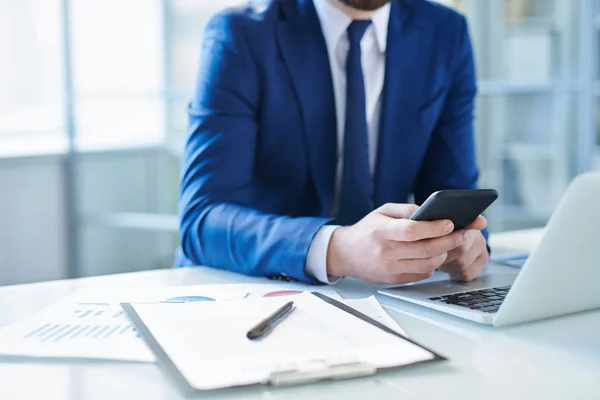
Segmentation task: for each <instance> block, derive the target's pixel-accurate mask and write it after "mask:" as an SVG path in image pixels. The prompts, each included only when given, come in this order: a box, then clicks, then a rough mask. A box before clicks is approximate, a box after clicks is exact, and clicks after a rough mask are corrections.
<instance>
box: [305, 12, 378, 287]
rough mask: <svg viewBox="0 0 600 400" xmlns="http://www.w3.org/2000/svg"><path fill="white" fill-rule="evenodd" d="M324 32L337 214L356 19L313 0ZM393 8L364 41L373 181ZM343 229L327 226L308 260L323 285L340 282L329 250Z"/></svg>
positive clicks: (309, 270) (311, 272)
mask: <svg viewBox="0 0 600 400" xmlns="http://www.w3.org/2000/svg"><path fill="white" fill-rule="evenodd" d="M313 3H314V5H315V8H316V10H317V15H318V16H319V21H320V23H321V29H322V30H323V35H324V37H325V43H326V44H327V52H328V54H329V64H330V66H331V75H332V78H333V91H334V95H335V107H336V117H337V143H338V152H337V167H336V190H335V201H334V214H335V213H337V209H338V207H339V196H340V191H341V178H342V163H343V154H344V150H343V149H344V134H345V126H344V125H345V120H346V58H347V56H348V50H349V49H350V42H349V40H348V33H347V32H346V30H347V29H348V26H349V25H350V23H352V18H350V17H349V16H348V15H347V14H346V13H344V12H343V11H342V10H340V9H339V8H338V7H337V6H336V5H335V4H333V3H332V0H313ZM389 17H390V4H389V3H388V4H386V5H384V6H383V7H381V8H380V9H378V10H377V11H376V12H375V13H374V15H373V16H372V18H371V21H372V24H371V26H369V28H368V29H367V31H366V32H365V35H364V36H363V38H362V40H361V52H362V67H363V71H364V79H365V93H366V104H367V109H366V113H367V127H368V135H369V167H370V171H371V178H373V175H374V169H375V157H376V155H377V143H378V139H379V122H380V117H381V103H382V101H383V100H382V92H383V81H384V78H385V50H386V45H387V32H388V21H389ZM337 228H339V226H335V225H326V226H324V227H323V228H321V230H319V232H317V234H316V236H315V237H314V239H313V241H312V244H311V246H310V248H309V251H308V256H307V258H306V271H307V273H308V274H309V275H311V276H313V277H314V278H315V279H317V280H319V281H321V282H323V283H335V282H336V281H337V279H336V278H333V277H329V276H328V275H327V248H328V247H329V240H330V239H331V235H333V232H334V231H335V230H336V229H337Z"/></svg>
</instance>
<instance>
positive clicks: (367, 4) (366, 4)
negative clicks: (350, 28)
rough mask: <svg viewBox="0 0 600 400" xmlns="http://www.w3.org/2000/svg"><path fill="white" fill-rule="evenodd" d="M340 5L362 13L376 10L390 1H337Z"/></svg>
mask: <svg viewBox="0 0 600 400" xmlns="http://www.w3.org/2000/svg"><path fill="white" fill-rule="evenodd" d="M339 1H340V3H343V4H345V5H347V6H348V7H352V8H355V9H357V10H362V11H374V10H377V9H378V8H381V7H383V6H384V5H386V4H387V3H390V2H391V1H392V0H339Z"/></svg>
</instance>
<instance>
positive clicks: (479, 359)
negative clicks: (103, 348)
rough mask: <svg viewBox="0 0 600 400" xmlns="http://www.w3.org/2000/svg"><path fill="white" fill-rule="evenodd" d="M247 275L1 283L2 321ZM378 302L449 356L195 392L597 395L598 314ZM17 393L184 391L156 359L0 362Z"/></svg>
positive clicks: (3, 391) (351, 287)
mask: <svg viewBox="0 0 600 400" xmlns="http://www.w3.org/2000/svg"><path fill="white" fill-rule="evenodd" d="M499 268H504V267H497V266H490V267H489V270H490V271H493V270H495V269H499ZM507 270H511V271H513V272H515V273H516V270H512V269H510V268H507ZM252 282H257V283H259V282H260V283H264V281H263V280H261V279H256V278H248V277H244V276H240V275H236V274H232V273H229V272H225V271H218V270H214V269H209V268H188V269H179V270H162V271H151V272H141V273H135V274H122V275H114V276H106V277H97V278H87V279H78V280H71V281H59V282H50V283H42V284H31V285H20V286H12V287H5V288H0V310H2V311H1V312H0V326H2V325H6V324H8V323H11V322H13V321H15V320H17V319H19V318H21V317H24V316H26V315H29V314H31V313H33V312H35V311H36V310H38V309H41V308H43V307H44V306H46V305H47V304H49V303H51V302H54V301H57V300H59V299H61V298H63V297H65V296H68V295H69V294H70V293H72V292H74V291H76V290H78V289H81V288H88V287H114V286H131V287H133V286H137V287H162V286H175V285H196V284H208V283H252ZM336 289H337V290H338V291H339V292H340V294H341V295H342V296H343V297H345V298H358V297H364V296H367V295H370V294H373V293H375V291H376V289H377V287H375V286H372V285H367V284H364V283H362V282H359V281H356V280H352V279H346V280H344V281H342V282H341V283H340V284H339V285H337V286H336ZM378 299H379V300H380V301H381V303H382V304H383V305H384V306H385V307H386V310H387V311H388V312H389V313H390V315H391V316H392V317H393V318H394V319H395V320H396V321H398V323H399V324H400V325H401V326H402V327H403V328H404V329H405V330H406V331H407V333H408V334H409V335H410V336H411V337H412V338H413V339H415V340H417V341H419V342H420V343H422V344H424V345H425V346H427V347H430V348H431V349H433V350H435V351H437V352H439V353H440V354H443V355H445V356H447V357H448V358H449V361H447V362H445V363H440V364H438V365H424V366H421V367H417V368H415V369H412V370H404V371H396V372H388V373H384V374H380V375H377V376H376V377H373V378H364V379H358V380H351V381H344V382H334V383H332V382H328V383H319V384H316V385H310V386H302V387H295V388H286V389H269V388H252V389H243V390H242V389H237V390H229V391H224V392H220V393H216V394H215V393H211V394H204V395H202V396H201V397H202V398H236V399H237V398H243V399H245V398H256V397H259V396H261V397H264V398H269V399H279V398H282V399H283V398H285V399H306V398H312V399H355V398H356V399H359V398H360V399H362V398H378V399H387V398H401V399H431V398H439V399H443V400H451V399H461V400H463V399H503V400H505V399H520V398H552V399H566V398H569V399H598V398H600V311H592V312H586V313H581V314H579V315H573V316H568V317H562V318H555V319H552V320H547V321H542V322H537V323H531V324H526V325H522V326H517V327H511V328H504V329H497V328H492V327H487V326H481V325H478V324H475V323H471V322H468V321H464V320H461V319H458V318H455V317H452V316H449V315H445V314H442V313H438V312H435V311H432V310H428V309H426V308H423V307H419V306H416V305H412V304H409V303H405V302H401V301H398V300H394V299H389V298H386V297H384V296H378ZM21 398H23V399H45V400H47V399H61V400H71V399H73V400H74V399H89V400H92V399H94V400H95V399H111V400H112V399H121V398H131V399H145V400H154V399H156V400H158V399H161V400H162V399H178V398H183V395H182V393H180V392H179V391H178V390H177V388H176V387H174V386H173V385H172V384H171V382H170V381H169V379H168V378H167V377H165V376H164V375H163V374H162V373H161V371H160V369H159V368H158V367H157V366H155V365H144V364H128V363H113V362H95V363H90V362H76V363H51V362H40V361H34V362H0V399H21Z"/></svg>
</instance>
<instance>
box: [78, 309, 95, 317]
mask: <svg viewBox="0 0 600 400" xmlns="http://www.w3.org/2000/svg"><path fill="white" fill-rule="evenodd" d="M92 313H93V311H90V310H88V311H86V312H83V313H81V314H80V315H79V317H78V318H85V317H87V316H88V315H90V314H92Z"/></svg>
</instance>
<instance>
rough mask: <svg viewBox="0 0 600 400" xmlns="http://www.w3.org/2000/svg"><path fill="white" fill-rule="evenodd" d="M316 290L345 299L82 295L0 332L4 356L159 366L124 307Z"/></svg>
mask: <svg viewBox="0 0 600 400" xmlns="http://www.w3.org/2000/svg"><path fill="white" fill-rule="evenodd" d="M314 290H318V291H319V292H321V293H323V294H325V295H327V296H330V297H333V298H336V299H339V298H340V297H339V295H338V294H337V292H336V291H335V290H333V289H331V288H329V287H325V286H308V285H302V284H292V283H290V284H287V283H286V284H225V285H195V286H179V287H167V288H149V289H140V288H135V289H132V288H129V287H118V288H98V289H85V290H80V291H78V292H76V293H75V294H74V295H73V296H71V297H68V298H67V299H65V300H62V301H60V302H58V303H56V304H53V305H51V306H49V307H47V308H45V309H43V310H41V311H40V312H38V313H36V314H34V315H33V316H31V317H28V318H26V319H23V320H20V321H17V322H16V323H14V324H12V325H10V326H8V327H5V328H3V329H0V356H2V355H4V356H18V357H43V358H57V359H71V358H85V359H101V360H117V361H133V362H154V361H155V358H154V355H153V354H152V352H151V351H150V350H149V349H148V348H147V346H146V345H145V344H144V341H143V340H142V339H141V338H140V337H139V335H138V333H137V331H136V329H135V328H134V327H133V326H132V325H131V323H130V322H129V320H128V319H127V317H126V316H125V315H124V312H123V310H122V308H121V306H120V305H119V303H121V302H138V303H139V302H151V303H154V302H178V303H181V302H184V303H190V302H212V301H229V300H240V299H244V298H254V297H259V298H260V297H263V296H264V297H281V296H292V297H293V296H295V295H297V294H299V293H302V292H304V291H314Z"/></svg>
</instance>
